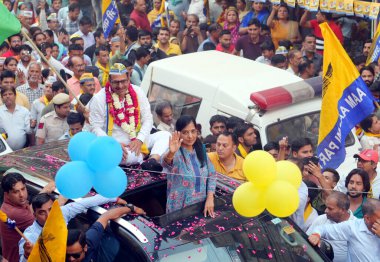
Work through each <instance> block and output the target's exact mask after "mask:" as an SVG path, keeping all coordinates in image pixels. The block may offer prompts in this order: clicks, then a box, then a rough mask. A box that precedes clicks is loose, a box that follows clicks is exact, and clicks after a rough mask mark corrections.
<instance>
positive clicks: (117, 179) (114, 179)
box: [94, 166, 127, 198]
mask: <svg viewBox="0 0 380 262" xmlns="http://www.w3.org/2000/svg"><path fill="white" fill-rule="evenodd" d="M94 188H95V190H96V192H98V193H99V194H101V195H102V196H104V197H108V198H113V197H118V196H120V195H121V194H123V192H124V191H125V190H126V189H127V175H126V174H125V173H124V171H123V169H121V168H120V167H118V166H117V167H114V168H112V169H110V170H109V171H106V172H97V173H95V179H94Z"/></svg>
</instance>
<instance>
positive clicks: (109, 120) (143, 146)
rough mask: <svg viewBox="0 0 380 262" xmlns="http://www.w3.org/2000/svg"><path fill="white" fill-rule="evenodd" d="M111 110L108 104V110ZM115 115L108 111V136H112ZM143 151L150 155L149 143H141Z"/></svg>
mask: <svg viewBox="0 0 380 262" xmlns="http://www.w3.org/2000/svg"><path fill="white" fill-rule="evenodd" d="M109 110H110V105H109V104H108V112H109ZM113 124H114V123H113V116H112V115H111V114H110V113H108V122H107V135H108V136H112V130H113ZM140 125H141V124H140V123H139V125H138V126H139V127H140ZM141 153H142V154H144V155H149V153H150V152H149V149H148V147H147V145H146V144H145V143H143V144H142V145H141Z"/></svg>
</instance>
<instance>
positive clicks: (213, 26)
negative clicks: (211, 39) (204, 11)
mask: <svg viewBox="0 0 380 262" xmlns="http://www.w3.org/2000/svg"><path fill="white" fill-rule="evenodd" d="M219 29H222V27H221V25H220V24H218V23H214V24H211V25H209V26H208V28H207V31H208V32H210V33H212V32H215V31H218V30H219Z"/></svg>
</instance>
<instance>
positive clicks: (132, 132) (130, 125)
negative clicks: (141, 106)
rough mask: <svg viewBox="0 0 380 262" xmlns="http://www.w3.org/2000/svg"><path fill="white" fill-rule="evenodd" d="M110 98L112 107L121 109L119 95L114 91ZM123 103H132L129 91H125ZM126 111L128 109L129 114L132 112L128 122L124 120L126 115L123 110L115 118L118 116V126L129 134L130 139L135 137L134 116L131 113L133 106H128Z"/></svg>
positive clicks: (133, 109)
mask: <svg viewBox="0 0 380 262" xmlns="http://www.w3.org/2000/svg"><path fill="white" fill-rule="evenodd" d="M112 99H113V106H114V108H115V109H117V110H120V109H122V104H121V102H120V100H119V96H118V95H117V94H116V93H113V94H112ZM125 103H126V104H127V105H128V106H131V105H133V101H132V98H131V95H130V94H129V93H127V94H126V95H125ZM128 111H129V113H130V114H132V116H131V117H129V123H128V122H127V120H126V116H125V114H124V112H123V113H119V114H117V118H119V120H120V121H121V126H120V127H121V129H123V131H124V132H126V133H127V134H129V138H130V139H134V138H136V137H137V134H136V124H135V117H134V115H133V113H134V111H135V107H130V108H128Z"/></svg>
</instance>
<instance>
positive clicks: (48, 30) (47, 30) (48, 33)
mask: <svg viewBox="0 0 380 262" xmlns="http://www.w3.org/2000/svg"><path fill="white" fill-rule="evenodd" d="M44 33H46V34H47V35H49V37H54V33H53V31H52V30H50V29H46V30H45V31H44Z"/></svg>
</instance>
